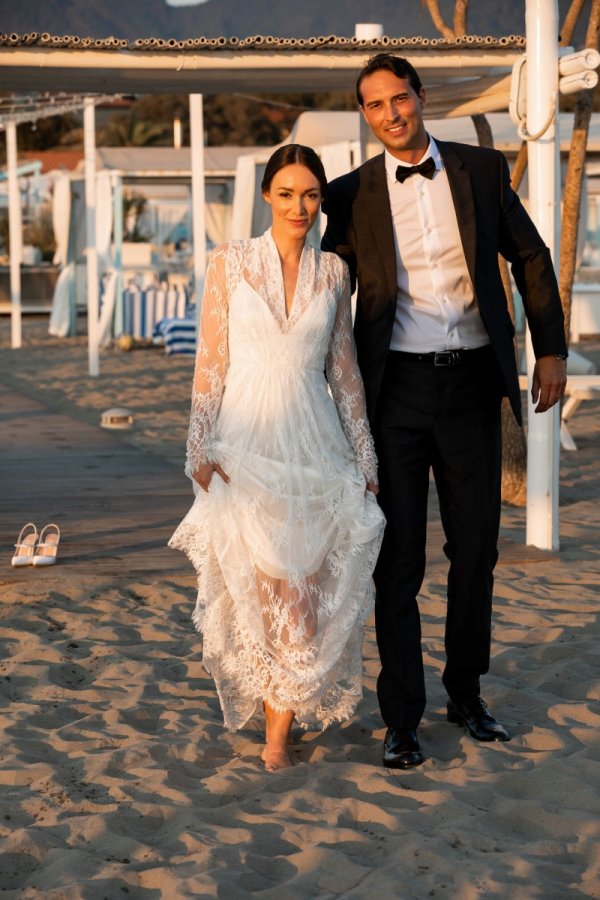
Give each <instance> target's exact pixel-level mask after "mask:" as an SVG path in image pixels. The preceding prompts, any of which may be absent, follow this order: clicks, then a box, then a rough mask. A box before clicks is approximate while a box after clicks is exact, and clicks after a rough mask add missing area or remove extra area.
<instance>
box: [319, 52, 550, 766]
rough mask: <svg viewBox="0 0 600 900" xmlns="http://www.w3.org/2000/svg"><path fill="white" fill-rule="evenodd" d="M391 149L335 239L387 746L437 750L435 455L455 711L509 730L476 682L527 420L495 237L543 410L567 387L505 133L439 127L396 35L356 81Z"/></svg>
mask: <svg viewBox="0 0 600 900" xmlns="http://www.w3.org/2000/svg"><path fill="white" fill-rule="evenodd" d="M357 96H358V102H359V105H360V110H361V112H362V115H363V116H364V118H365V120H366V122H367V123H368V125H369V126H370V128H371V130H372V132H373V134H374V135H375V137H377V138H378V139H379V140H380V141H381V143H382V144H383V146H384V153H383V154H381V155H379V156H377V157H375V158H374V159H371V160H369V161H368V162H366V163H365V164H364V165H362V166H361V167H360V168H359V169H358V170H356V171H354V172H350V173H349V174H347V175H344V176H342V177H341V178H337V179H336V180H335V181H333V182H332V183H331V184H330V185H329V189H328V193H327V201H326V204H325V205H324V210H325V212H326V213H327V216H328V220H327V229H326V232H325V235H324V237H323V244H322V246H323V249H325V250H331V251H334V252H336V253H338V254H339V255H340V256H341V257H342V258H343V259H345V260H346V262H347V263H348V265H349V267H350V272H351V275H352V278H353V283H354V282H355V281H356V279H357V280H358V300H357V310H356V321H355V328H354V331H355V339H356V347H357V354H358V362H359V365H360V369H361V372H362V376H363V379H364V383H365V390H366V396H367V408H368V413H369V418H370V421H371V426H372V430H373V433H374V436H375V442H376V446H377V453H378V458H379V479H380V494H379V498H378V499H379V500H380V503H381V506H382V508H383V511H384V513H385V515H386V518H387V527H386V532H385V536H384V541H383V546H382V549H381V555H380V557H379V561H378V564H377V567H376V570H375V576H374V577H375V584H376V588H377V601H376V607H375V619H376V630H377V642H378V646H379V653H380V656H381V665H382V668H381V674H380V675H379V679H378V682H377V693H378V698H379V705H380V708H381V713H382V716H383V719H384V721H385V723H386V725H387V726H388V727H387V733H386V737H385V742H384V749H383V764H384V765H385V766H388V767H392V768H403V769H405V768H410V767H412V766H418V765H420V764H421V763H422V762H423V754H422V752H421V749H420V746H419V740H418V735H417V727H418V725H419V722H420V720H421V716H422V715H423V712H424V709H425V682H424V673H423V658H422V651H421V625H420V619H419V608H418V604H417V595H418V593H419V590H420V587H421V583H422V581H423V577H424V573H425V538H426V525H427V493H428V487H429V473H430V470H432V471H433V475H434V478H435V482H436V487H437V493H438V497H439V502H440V512H441V519H442V524H443V527H444V532H445V536H446V544H445V546H444V551H445V553H446V556H447V557H448V559H449V561H450V568H449V573H448V587H447V594H448V601H447V614H446V630H445V649H446V666H445V669H444V673H443V683H444V686H445V688H446V691H447V693H448V707H447V717H448V721H450V722H455V723H456V724H459V725H462V726H466V728H467V729H468V730H469V732H470V733H471V735H472V736H473V737H474V738H475V739H476V740H479V741H507V740H509V735H508V733H507V731H506V729H505V728H504V727H503V726H502V725H501V724H500V723H499V722H497V721H496V719H495V718H493V716H492V715H491V713H490V711H489V709H488V708H487V705H486V703H485V702H484V701H483V700H482V699H481V696H480V676H481V675H483V674H485V673H486V672H487V671H488V668H489V659H490V640H491V610H492V585H493V570H494V566H495V564H496V560H497V557H498V552H497V539H498V529H499V521H500V475H501V448H500V405H501V399H502V396H503V395H508V397H509V400H510V403H511V406H512V409H513V412H514V415H515V416H516V418H517V420H518V421H519V422H520V421H521V410H520V394H519V382H518V376H517V368H516V364H515V350H514V345H513V336H514V328H513V326H512V323H511V320H510V316H509V314H508V311H507V304H506V296H505V293H504V289H503V286H502V281H501V278H500V271H499V267H498V254H499V253H500V254H502V256H504V257H505V258H506V259H507V260H508V261H509V262H510V263H511V266H512V272H513V276H514V279H515V282H516V284H517V287H518V289H519V292H520V294H521V296H522V298H523V305H524V308H525V313H526V316H527V321H528V323H529V328H530V331H531V336H532V340H533V346H534V350H535V355H536V360H537V362H536V365H535V370H534V375H533V385H532V395H533V399H534V402H537V406H536V412H538V413H542V412H544V411H546V410H548V409H550V407H551V406H553V405H554V404H555V403H557V402H558V401H559V400H560V398H561V397H562V395H563V392H564V389H565V383H566V363H565V359H566V355H567V348H566V344H565V335H564V324H563V315H562V310H561V304H560V299H559V295H558V289H557V285H556V279H555V275H554V270H553V266H552V261H551V258H550V254H549V251H548V249H547V247H546V246H545V245H544V243H543V241H542V239H541V238H540V236H539V234H538V232H537V231H536V229H535V226H534V225H533V223H532V222H531V220H530V218H529V216H528V215H527V213H526V212H525V210H524V209H523V207H522V206H521V203H520V201H519V199H518V197H517V196H516V194H515V193H514V192H513V191H512V189H511V187H510V180H509V173H508V167H507V165H506V161H505V159H504V157H503V156H502V155H501V154H500V153H499V152H497V151H496V150H491V149H484V148H480V147H472V146H467V145H464V144H456V143H449V142H446V141H436V140H434V139H433V138H432V137H431V136H430V135H429V134H428V133H427V131H426V129H425V125H424V122H423V110H424V107H425V91H424V89H423V87H422V84H421V81H420V79H419V76H418V74H417V72H416V71H415V69H414V68H413V66H412V65H411V64H410V63H409V62H408V61H407V60H405V59H402V58H400V57H396V56H393V55H392V54H388V53H382V54H379V55H377V56H375V57H373V58H372V59H370V60H369V61H368V62H367V64H366V65H365V67H364V68H363V69H362V71H361V73H360V75H359V78H358V82H357Z"/></svg>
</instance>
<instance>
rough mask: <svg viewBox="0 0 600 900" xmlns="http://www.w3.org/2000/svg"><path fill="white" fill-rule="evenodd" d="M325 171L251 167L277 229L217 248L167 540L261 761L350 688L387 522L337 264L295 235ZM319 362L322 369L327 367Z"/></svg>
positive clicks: (277, 764)
mask: <svg viewBox="0 0 600 900" xmlns="http://www.w3.org/2000/svg"><path fill="white" fill-rule="evenodd" d="M326 187H327V182H326V179H325V172H324V169H323V166H322V163H321V161H320V160H319V157H318V156H317V155H316V153H315V152H314V150H311V149H310V148H309V147H303V146H301V145H298V144H288V145H286V146H284V147H280V148H279V149H278V150H277V151H276V152H275V153H274V154H273V155H272V156H271V158H270V160H269V162H268V163H267V166H266V170H265V174H264V178H263V181H262V192H263V198H264V200H265V201H266V202H267V203H268V204H269V205H270V207H271V215H272V225H271V228H270V229H269V230H268V231H267V232H266V233H265V234H264V235H262V237H259V238H253V239H251V240H245V241H230V242H229V243H227V244H225V245H223V246H221V247H218V248H217V249H216V250H215V251H214V252H213V253H212V256H211V259H210V264H209V266H208V270H207V273H206V284H205V290H204V297H203V301H202V318H201V335H200V340H199V345H198V352H197V357H196V368H195V373H194V383H193V391H192V411H191V420H190V429H189V437H188V445H187V465H186V473H187V474H188V475H189V476H190V477H191V478H193V480H194V482H195V483H196V484H195V485H194V487H195V491H196V499H195V502H194V504H193V506H192V508H191V509H190V511H189V512H188V514H187V515H186V517H185V518H184V519H183V521H182V522H181V524H180V525H179V527H178V528H177V530H176V531H175V533H174V535H173V536H172V538H171V540H170V542H169V543H170V545H171V546H172V547H176V548H178V549H180V550H183V551H184V552H185V553H187V555H188V556H189V558H190V560H191V561H192V563H193V564H194V566H195V568H196V570H197V572H198V598H197V603H196V608H195V611H194V614H193V621H194V623H195V625H196V627H197V628H198V630H199V631H201V632H202V634H203V663H204V666H205V668H206V670H207V671H208V672H209V673H210V674H211V675H212V676H213V678H214V680H215V683H216V687H217V691H218V694H219V699H220V703H221V707H222V710H223V716H224V720H225V725H226V726H227V727H228V728H230V729H232V730H235V729H238V728H242V727H243V726H244V725H245V724H246V722H247V721H248V720H249V719H250V718H251V717H252V716H253V715H254V714H255V713H256V712H257V711H258V710H260V709H264V713H265V725H266V736H265V747H264V750H263V752H262V759H263V761H264V763H265V767H266V769H267V770H268V771H275V770H278V769H283V768H287V767H288V766H291V765H292V761H291V759H290V756H289V752H288V744H289V739H290V731H291V727H292V723H293V720H294V718H296V720H297V721H298V723H299V724H300V725H301V726H302V727H304V728H309V727H316V728H321V729H323V728H326V727H327V726H328V725H329V724H330V723H332V722H334V721H342V720H344V719H347V718H349V717H350V716H351V715H352V714H353V712H354V709H355V707H356V704H357V702H358V701H359V699H360V697H361V695H362V654H361V651H362V632H363V625H364V622H365V619H366V618H367V616H368V615H369V613H370V612H371V609H372V604H373V587H372V580H371V575H372V572H373V569H374V566H375V561H376V559H377V554H378V552H379V547H380V544H381V538H382V534H383V526H384V518H383V514H382V513H381V511H380V509H379V507H378V505H377V501H376V500H375V495H376V494H377V491H378V487H377V459H376V457H375V451H374V446H373V440H372V438H371V433H370V431H369V427H368V423H367V418H366V411H365V400H364V392H363V385H362V381H361V377H360V374H359V371H358V367H357V364H356V356H355V349H354V341H353V336H352V316H351V306H350V284H349V277H348V271H347V269H346V266H345V264H344V263H343V262H342V261H341V260H340V259H339V258H338V257H337V256H336V255H335V254H332V253H324V252H321V251H320V250H317V249H316V248H315V247H313V246H312V245H311V244H309V243H308V241H307V236H308V234H309V232H310V230H311V228H312V226H313V224H314V222H315V220H316V218H317V215H318V212H319V209H320V205H321V200H322V198H323V195H324V193H325V190H326ZM325 373H326V376H325Z"/></svg>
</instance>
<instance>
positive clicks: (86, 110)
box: [83, 97, 100, 377]
mask: <svg viewBox="0 0 600 900" xmlns="http://www.w3.org/2000/svg"><path fill="white" fill-rule="evenodd" d="M83 150H84V165H85V237H86V251H85V253H86V275H87V319H88V364H89V373H90V375H92V376H94V377H95V376H97V375H99V374H100V354H99V349H98V335H99V322H98V309H99V302H98V293H99V285H98V250H97V248H96V116H95V106H94V100H93V98H92V97H86V98H85V100H84V106H83Z"/></svg>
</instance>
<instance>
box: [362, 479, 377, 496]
mask: <svg viewBox="0 0 600 900" xmlns="http://www.w3.org/2000/svg"><path fill="white" fill-rule="evenodd" d="M367 491H371V493H372V494H373V496H374V497H376V496H377V494H378V493H379V485H378V484H377V483H376V482H375V481H367V489H366V491H365V494H366V492H367Z"/></svg>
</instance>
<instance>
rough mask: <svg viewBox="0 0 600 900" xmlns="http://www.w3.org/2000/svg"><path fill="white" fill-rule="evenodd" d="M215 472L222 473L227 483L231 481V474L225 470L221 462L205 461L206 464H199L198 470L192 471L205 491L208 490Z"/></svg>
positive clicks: (194, 477)
mask: <svg viewBox="0 0 600 900" xmlns="http://www.w3.org/2000/svg"><path fill="white" fill-rule="evenodd" d="M213 472H216V473H217V475H220V476H221V478H222V479H223V481H224V482H225V483H226V484H227V483H228V482H229V475H227V474H226V473H225V472H224V471H223V469H222V468H221V466H220V465H219V463H204V465H201V466H198V468H197V469H196V471H195V472H192V478H193V479H194V481H197V482H198V484H199V485H200V487H201V488H202V490H203V491H208V487H209V485H210V482H211V479H212V477H213Z"/></svg>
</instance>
